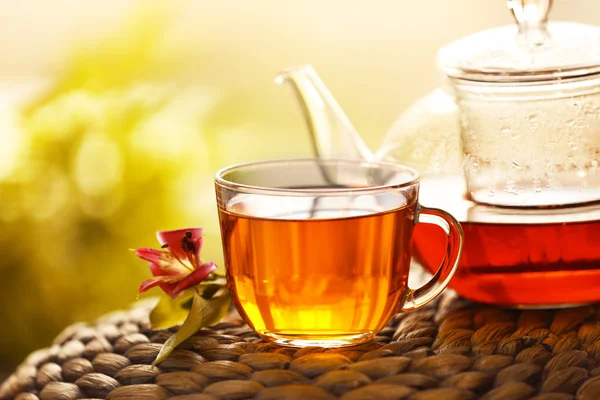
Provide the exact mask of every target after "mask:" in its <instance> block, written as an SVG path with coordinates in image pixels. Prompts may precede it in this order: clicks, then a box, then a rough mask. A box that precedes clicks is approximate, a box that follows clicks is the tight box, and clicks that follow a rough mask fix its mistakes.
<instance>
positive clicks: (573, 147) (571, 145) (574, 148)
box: [569, 141, 579, 151]
mask: <svg viewBox="0 0 600 400" xmlns="http://www.w3.org/2000/svg"><path fill="white" fill-rule="evenodd" d="M569 148H570V149H571V150H572V151H577V149H579V144H578V143H577V142H574V141H570V142H569Z"/></svg>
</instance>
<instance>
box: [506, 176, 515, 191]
mask: <svg viewBox="0 0 600 400" xmlns="http://www.w3.org/2000/svg"><path fill="white" fill-rule="evenodd" d="M504 191H505V192H506V193H508V194H517V183H516V182H515V181H514V180H513V179H511V178H508V179H507V180H506V183H505V184H504Z"/></svg>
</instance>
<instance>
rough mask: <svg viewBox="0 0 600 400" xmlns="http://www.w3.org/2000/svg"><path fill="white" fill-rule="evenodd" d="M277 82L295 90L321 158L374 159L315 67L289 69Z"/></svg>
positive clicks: (279, 75) (278, 77)
mask: <svg viewBox="0 0 600 400" xmlns="http://www.w3.org/2000/svg"><path fill="white" fill-rule="evenodd" d="M275 82H276V83H277V84H282V83H284V82H289V83H290V84H291V86H292V88H293V89H294V91H295V93H296V95H297V97H298V99H299V101H300V104H301V106H302V111H303V114H304V117H305V120H306V123H307V124H308V129H309V131H310V134H311V139H312V145H313V150H314V152H315V155H316V156H317V157H319V158H352V159H364V160H369V161H372V160H373V159H374V155H373V153H372V152H371V151H370V150H369V149H368V148H367V146H366V145H365V143H364V142H363V140H362V139H361V138H360V136H359V134H358V132H357V131H356V129H355V128H354V126H353V125H352V123H351V122H350V120H349V119H348V117H347V116H346V114H344V112H343V111H342V108H341V107H340V106H339V104H338V103H337V101H336V100H335V99H334V97H333V95H332V94H331V92H330V91H329V89H327V86H325V84H324V83H323V81H322V80H321V78H320V77H319V75H318V74H317V72H316V71H315V70H314V68H313V67H312V66H310V65H301V66H296V67H290V68H287V69H285V70H283V71H281V72H280V73H279V74H278V75H277V77H276V78H275Z"/></svg>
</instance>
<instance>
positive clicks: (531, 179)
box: [277, 0, 600, 207]
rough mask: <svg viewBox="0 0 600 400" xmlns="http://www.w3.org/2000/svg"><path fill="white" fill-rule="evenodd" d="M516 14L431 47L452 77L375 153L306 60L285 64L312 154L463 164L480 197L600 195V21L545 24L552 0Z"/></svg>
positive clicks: (433, 166) (547, 201) (512, 203)
mask: <svg viewBox="0 0 600 400" xmlns="http://www.w3.org/2000/svg"><path fill="white" fill-rule="evenodd" d="M508 5H509V8H510V9H511V11H512V13H513V16H514V18H515V20H516V22H517V23H516V24H513V25H510V26H504V27H500V28H494V29H489V30H486V31H483V32H479V33H476V34H474V35H471V36H468V37H466V38H462V39H459V40H457V41H455V42H453V43H450V44H448V45H447V46H445V47H444V48H442V49H441V50H440V52H439V53H438V60H439V64H440V66H441V68H442V69H443V71H444V72H445V74H446V77H447V79H446V84H447V87H445V88H440V89H437V90H435V91H434V92H432V93H430V94H429V95H428V96H426V98H424V99H421V100H419V101H418V102H417V103H415V104H414V105H413V106H412V107H411V108H410V109H409V110H408V111H407V112H405V113H404V114H403V115H402V116H401V117H400V118H399V119H398V120H397V121H396V123H395V124H394V126H393V127H392V128H391V129H390V130H389V131H388V133H387V134H386V136H385V138H384V142H383V146H382V147H381V148H380V149H379V150H378V151H376V152H373V153H372V152H371V151H369V150H368V149H367V147H366V146H365V144H364V143H363V141H362V140H361V138H360V136H359V134H358V133H357V132H356V130H355V129H354V127H353V126H352V124H351V123H350V121H349V119H348V118H347V117H346V115H345V114H344V112H343V111H342V109H341V108H340V106H339V105H338V104H337V102H336V101H335V99H334V98H333V96H332V95H331V93H330V92H329V90H328V89H327V87H326V86H325V85H324V84H323V82H322V81H321V80H320V78H319V77H318V75H317V73H316V72H315V70H314V69H313V68H312V67H310V66H300V67H293V68H288V69H286V70H284V71H282V72H281V73H280V74H279V75H278V78H277V81H278V82H284V81H290V82H291V83H292V84H293V87H294V88H295V89H296V91H297V93H298V95H299V98H300V99H301V101H302V104H303V109H304V111H305V115H306V117H307V120H308V121H309V127H310V130H311V132H312V137H313V143H314V148H315V151H316V153H317V154H318V155H319V156H321V157H333V156H344V157H351V156H352V157H362V158H365V159H381V160H388V161H394V160H395V161H398V162H401V163H403V164H409V165H411V166H413V167H415V168H416V169H417V170H419V171H421V172H422V173H423V174H430V173H432V174H436V173H442V172H444V173H447V171H448V170H449V169H450V170H456V169H457V168H462V170H463V174H464V178H465V183H466V192H467V195H468V196H469V197H470V198H471V199H472V200H474V201H475V202H477V203H482V204H490V205H496V206H509V207H544V206H558V205H561V206H564V205H569V204H581V203H586V202H592V201H598V200H600V172H598V170H599V167H598V163H599V160H600V128H598V127H599V126H600V125H599V122H600V121H599V120H600V50H599V49H600V28H599V27H596V26H589V25H583V24H576V23H567V22H551V23H550V22H547V15H548V12H549V10H550V6H551V0H510V1H508Z"/></svg>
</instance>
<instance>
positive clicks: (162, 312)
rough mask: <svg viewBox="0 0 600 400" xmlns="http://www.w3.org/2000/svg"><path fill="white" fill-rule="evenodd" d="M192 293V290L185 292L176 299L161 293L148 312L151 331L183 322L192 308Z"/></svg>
mask: <svg viewBox="0 0 600 400" xmlns="http://www.w3.org/2000/svg"><path fill="white" fill-rule="evenodd" d="M192 292H193V290H186V291H185V292H183V293H182V294H181V296H179V297H177V298H176V299H173V298H171V297H170V296H168V295H167V294H165V293H162V295H161V297H160V299H159V300H158V303H156V306H154V308H153V309H152V311H151V312H150V324H151V325H152V329H167V328H170V327H172V326H175V325H179V324H181V323H182V322H183V321H185V319H186V318H187V316H188V314H189V312H190V309H191V306H192V299H193V296H194V295H193V293H192Z"/></svg>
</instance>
